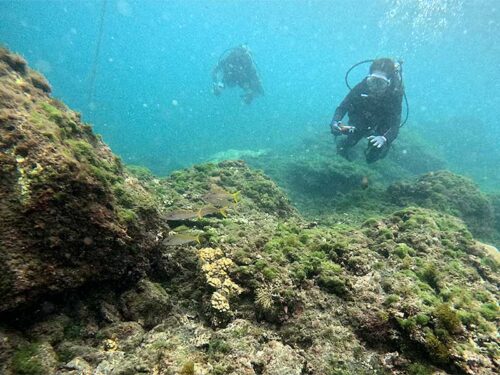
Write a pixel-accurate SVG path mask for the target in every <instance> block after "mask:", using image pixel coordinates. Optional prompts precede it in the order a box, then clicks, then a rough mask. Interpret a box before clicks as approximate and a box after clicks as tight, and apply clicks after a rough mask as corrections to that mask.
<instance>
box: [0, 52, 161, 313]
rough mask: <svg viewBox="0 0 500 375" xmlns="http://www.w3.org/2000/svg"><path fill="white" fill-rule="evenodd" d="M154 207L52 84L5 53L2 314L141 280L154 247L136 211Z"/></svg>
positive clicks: (1, 82)
mask: <svg viewBox="0 0 500 375" xmlns="http://www.w3.org/2000/svg"><path fill="white" fill-rule="evenodd" d="M131 195H135V196H136V198H137V197H140V199H127V197H130V196H131ZM148 199H150V197H149V196H148V193H147V192H146V191H144V190H140V189H138V188H136V187H134V186H133V181H132V180H130V179H128V178H127V175H126V174H125V173H124V171H123V168H122V165H121V163H120V160H119V159H118V158H117V157H115V156H114V155H113V154H112V153H111V152H110V150H109V148H108V147H107V146H106V145H105V144H104V143H102V141H101V140H100V139H99V137H97V136H96V135H94V134H93V132H92V129H91V127H90V126H89V125H86V124H84V123H83V122H82V121H81V119H80V116H79V114H78V113H75V112H73V111H71V110H69V109H68V108H67V107H66V106H65V105H64V104H62V103H61V102H59V101H57V100H55V99H52V98H51V97H50V86H49V84H48V83H47V82H46V81H45V79H44V78H43V77H42V76H41V75H40V74H38V73H36V72H34V71H32V70H31V69H29V68H28V67H27V65H26V62H25V61H24V60H23V59H22V58H21V57H19V56H17V55H14V54H11V53H9V52H8V51H7V50H5V49H0V294H1V295H2V299H1V301H0V312H1V311H6V310H10V309H12V308H15V307H17V306H20V305H22V304H25V303H27V302H31V301H33V300H35V299H36V298H37V297H40V296H42V295H44V294H48V293H56V292H60V291H63V290H67V289H70V288H75V287H78V286H81V285H83V284H84V283H86V282H89V281H92V282H99V281H103V280H112V279H117V278H120V277H122V276H124V275H127V274H129V273H134V274H142V273H143V272H144V271H145V270H146V269H147V267H148V264H147V259H146V256H147V251H148V248H149V247H150V246H151V245H152V243H151V241H148V240H147V239H146V238H145V236H144V234H145V232H144V230H143V229H142V226H141V220H140V215H141V212H140V211H141V210H140V209H138V208H139V206H141V205H142V206H143V208H144V203H143V202H145V201H147V200H148ZM149 214H154V210H153V209H152V207H149ZM148 242H149V243H148Z"/></svg>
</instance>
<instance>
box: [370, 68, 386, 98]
mask: <svg viewBox="0 0 500 375" xmlns="http://www.w3.org/2000/svg"><path fill="white" fill-rule="evenodd" d="M366 84H367V85H368V89H369V90H370V91H371V92H373V93H374V94H382V93H384V92H385V90H387V88H388V87H389V85H390V84H391V80H390V79H388V78H387V77H386V76H385V74H383V73H382V72H373V73H372V74H370V75H369V76H368V77H367V78H366Z"/></svg>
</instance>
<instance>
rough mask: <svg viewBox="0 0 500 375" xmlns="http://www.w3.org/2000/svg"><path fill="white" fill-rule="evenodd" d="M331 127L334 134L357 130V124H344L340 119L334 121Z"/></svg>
mask: <svg viewBox="0 0 500 375" xmlns="http://www.w3.org/2000/svg"><path fill="white" fill-rule="evenodd" d="M330 128H331V130H332V134H333V135H334V136H337V135H341V134H348V133H354V132H355V131H356V127H355V126H349V125H343V124H342V123H341V122H340V121H332V123H331V124H330Z"/></svg>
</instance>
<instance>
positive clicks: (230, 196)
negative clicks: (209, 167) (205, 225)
mask: <svg viewBox="0 0 500 375" xmlns="http://www.w3.org/2000/svg"><path fill="white" fill-rule="evenodd" d="M202 198H203V200H204V201H205V202H207V203H211V204H213V205H214V206H215V207H226V206H229V205H230V204H233V203H234V204H236V203H238V202H239V201H240V200H241V196H240V192H239V191H237V192H235V193H229V192H227V191H226V190H224V189H223V188H221V187H220V186H217V185H212V187H211V188H210V191H209V192H208V193H206V194H205V195H204V196H203V197H202Z"/></svg>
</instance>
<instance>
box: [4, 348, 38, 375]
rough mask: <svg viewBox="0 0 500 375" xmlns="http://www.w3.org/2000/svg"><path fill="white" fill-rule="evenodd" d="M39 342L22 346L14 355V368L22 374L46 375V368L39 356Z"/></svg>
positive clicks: (17, 372)
mask: <svg viewBox="0 0 500 375" xmlns="http://www.w3.org/2000/svg"><path fill="white" fill-rule="evenodd" d="M37 355H38V344H36V343H32V344H27V345H24V346H21V347H20V348H19V349H18V350H17V351H16V352H15V353H14V355H13V356H12V369H13V371H14V372H15V373H16V374H20V375H44V374H46V369H45V368H44V367H43V365H42V362H41V361H40V359H39V358H38V357H37Z"/></svg>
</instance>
